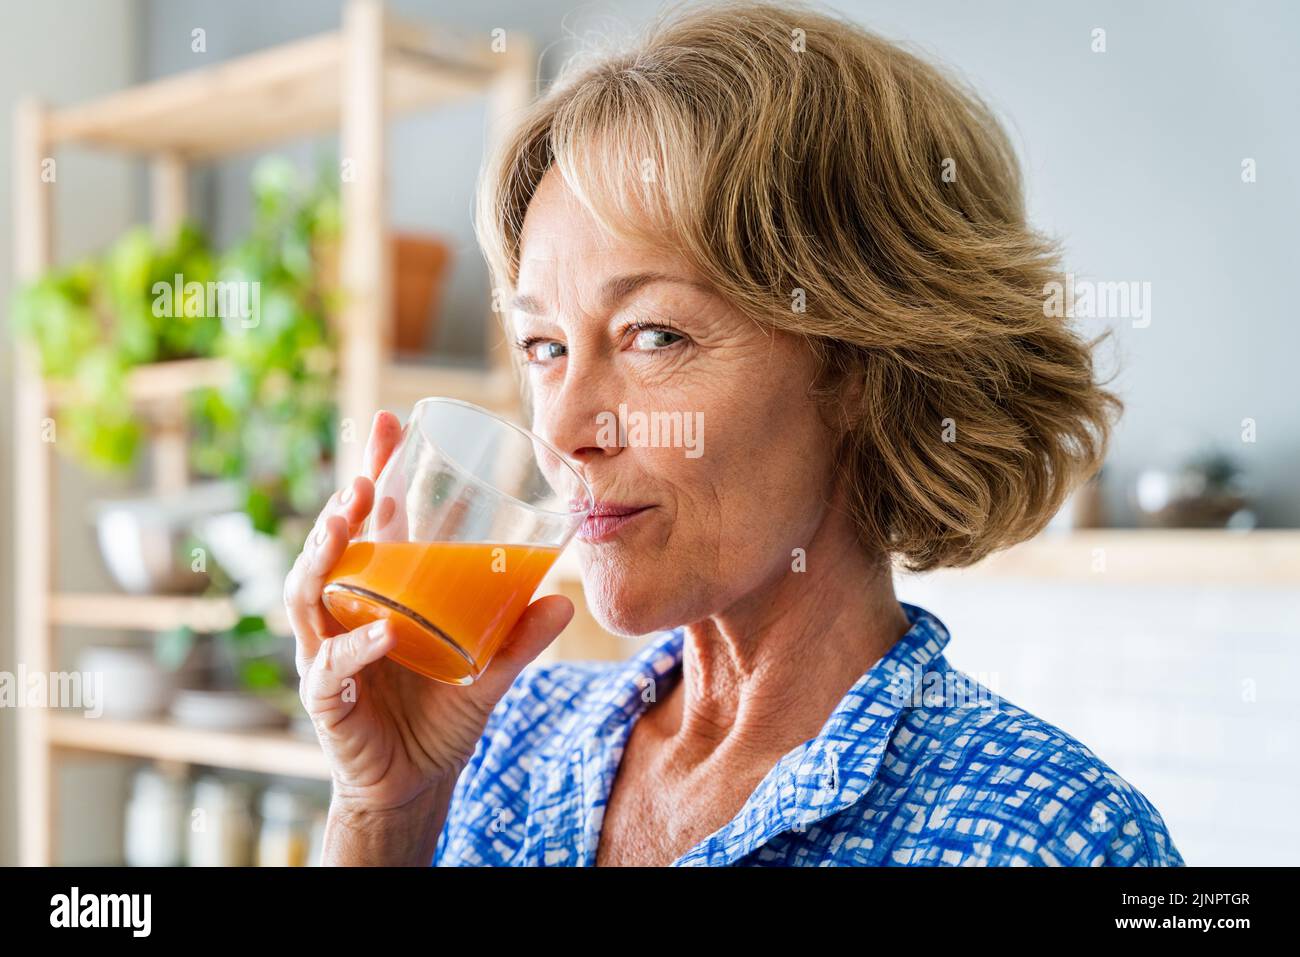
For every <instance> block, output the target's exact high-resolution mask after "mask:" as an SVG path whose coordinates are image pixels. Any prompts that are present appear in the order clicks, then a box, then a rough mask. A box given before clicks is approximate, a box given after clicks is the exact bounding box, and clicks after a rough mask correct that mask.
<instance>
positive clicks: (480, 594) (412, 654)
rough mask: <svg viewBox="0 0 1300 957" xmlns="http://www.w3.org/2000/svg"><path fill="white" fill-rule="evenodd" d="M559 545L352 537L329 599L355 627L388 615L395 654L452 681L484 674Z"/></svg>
mask: <svg viewBox="0 0 1300 957" xmlns="http://www.w3.org/2000/svg"><path fill="white" fill-rule="evenodd" d="M559 554H560V550H559V549H558V548H555V547H550V546H539V545H498V544H493V543H491V542H352V543H350V544H349V545H348V546H347V548H346V549H345V550H344V552H343V556H342V557H341V558H340V559H339V561H338V564H336V565H335V566H334V568H333V569H332V570H331V571H330V574H329V577H328V579H327V584H326V586H325V596H324V601H325V605H326V607H327V608H328V609H329V611H330V614H331V615H333V616H334V618H335V619H336V620H337V621H338V623H339V624H340V625H342V626H343V627H344V628H347V629H348V630H349V631H350V630H352V629H354V628H360V627H361V626H362V625H364V624H366V623H368V622H372V621H376V620H378V619H380V618H387V619H388V620H389V621H390V622H391V627H392V629H393V633H394V635H395V636H396V638H397V644H396V646H395V647H394V648H393V650H392V651H391V652H389V655H388V657H390V658H392V659H393V660H394V661H396V662H398V663H399V664H402V665H405V666H406V667H407V668H410V669H412V670H413V671H418V672H419V673H420V674H422V675H425V676H427V677H430V678H437V679H438V680H440V681H447V682H450V683H452V684H469V683H470V682H472V681H473V680H474V679H475V678H477V677H478V676H479V674H480V673H481V672H482V670H483V669H484V668H486V667H487V664H488V662H489V661H490V660H491V659H492V655H493V654H495V653H496V650H497V647H498V646H499V645H500V644H501V641H502V640H503V639H504V638H505V636H506V635H507V634H509V632H510V629H511V628H513V627H514V625H515V622H517V621H518V620H519V616H520V615H522V614H523V612H524V609H525V608H526V607H528V603H529V600H530V599H531V598H532V597H533V592H535V591H536V590H537V586H538V584H539V583H540V582H541V580H542V577H543V576H544V575H545V574H546V572H547V571H548V570H549V569H550V567H551V565H553V564H554V563H555V559H556V558H558V557H559Z"/></svg>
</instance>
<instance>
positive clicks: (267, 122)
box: [49, 28, 498, 161]
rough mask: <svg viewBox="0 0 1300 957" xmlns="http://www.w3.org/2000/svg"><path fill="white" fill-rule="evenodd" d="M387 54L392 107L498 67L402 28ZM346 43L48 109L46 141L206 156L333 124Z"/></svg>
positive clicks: (406, 106)
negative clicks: (421, 37) (431, 42)
mask: <svg viewBox="0 0 1300 957" xmlns="http://www.w3.org/2000/svg"><path fill="white" fill-rule="evenodd" d="M387 52H388V55H387V56H386V57H385V64H384V77H385V86H386V88H385V91H384V93H385V100H386V107H387V112H388V113H389V114H398V113H405V112H409V111H411V110H416V109H424V108H429V107H432V106H436V105H438V104H440V103H444V102H449V101H452V100H456V99H460V98H462V97H466V96H472V95H475V94H477V93H485V92H486V91H487V89H488V88H489V86H490V85H491V82H492V80H493V79H494V77H495V76H496V75H497V73H498V69H497V67H496V65H495V64H494V63H493V62H492V61H491V60H490V59H489V58H488V56H487V54H488V53H489V51H488V50H487V49H486V44H483V49H482V50H477V49H475V48H474V47H472V46H464V45H461V46H460V47H459V48H457V47H456V46H455V45H453V44H451V43H443V44H441V45H438V46H437V47H436V48H431V47H430V46H429V45H427V44H425V43H422V42H419V41H418V39H417V38H416V37H415V36H414V35H413V34H409V33H407V32H404V31H403V30H402V29H401V28H394V29H393V30H392V31H390V39H389V49H388V51H387ZM342 60H343V42H342V37H341V34H340V33H338V32H337V31H336V32H331V33H326V34H322V35H320V36H315V37H310V38H308V39H305V40H299V41H296V42H293V43H287V44H283V45H281V46H278V47H275V48H273V49H270V50H263V51H259V52H257V53H252V54H248V55H246V56H242V57H239V58H237V59H233V60H229V61H226V62H224V63H220V64H217V65H215V66H211V67H206V68H203V69H198V70H192V71H189V72H186V73H181V74H177V75H174V76H168V77H163V78H161V79H158V80H154V81H152V82H149V83H144V84H140V85H138V86H134V87H131V88H129V89H126V90H121V91H119V92H117V93H113V94H110V95H108V96H105V97H101V98H100V99H97V100H93V101H91V102H89V103H84V104H80V105H77V106H71V107H65V108H63V109H58V110H55V111H53V112H52V114H51V116H50V124H49V132H50V142H51V145H54V146H60V145H64V144H73V143H75V144H80V145H86V146H93V147H99V148H105V149H114V150H124V151H126V152H129V153H138V154H158V153H167V154H172V155H174V156H176V157H180V158H183V159H185V160H189V161H193V160H210V159H213V158H217V157H221V156H226V155H229V154H232V153H238V152H242V151H246V150H252V149H256V148H258V147H264V146H267V145H270V144H272V143H276V142H284V141H288V140H293V139H297V138H301V137H304V136H311V135H315V134H320V133H325V132H329V131H332V130H335V129H337V128H338V125H339V110H340V101H341V97H342V95H343V90H342V86H341V83H340V82H339V79H340V76H341V70H342Z"/></svg>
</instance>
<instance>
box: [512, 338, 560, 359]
mask: <svg viewBox="0 0 1300 957" xmlns="http://www.w3.org/2000/svg"><path fill="white" fill-rule="evenodd" d="M521 348H522V349H523V350H524V357H525V358H527V360H528V361H529V362H546V361H547V360H548V359H559V358H561V357H562V356H563V355H564V344H563V343H560V342H556V341H555V340H554V339H535V340H533V341H531V342H527V343H525V344H523V345H522V346H521Z"/></svg>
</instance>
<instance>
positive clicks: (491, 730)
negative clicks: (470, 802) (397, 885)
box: [430, 665, 537, 867]
mask: <svg viewBox="0 0 1300 957" xmlns="http://www.w3.org/2000/svg"><path fill="white" fill-rule="evenodd" d="M536 667H537V666H536V665H528V666H527V667H525V668H524V670H523V671H521V672H520V673H519V675H518V676H517V677H516V678H515V681H514V684H512V685H511V686H510V688H509V689H508V690H507V691H506V693H505V694H504V695H502V696H501V700H500V701H498V702H497V704H496V707H495V708H493V709H492V713H491V714H489V715H488V719H487V724H485V725H484V727H483V733H482V734H481V735H480V736H479V739H478V744H476V745H475V746H474V753H473V754H472V755H471V756H470V759H469V763H468V764H466V765H465V770H463V771H461V772H460V777H459V778H457V779H456V787H455V788H454V789H453V790H452V795H451V803H450V804H449V805H448V807H447V818H446V820H445V821H443V824H442V831H441V832H440V833H439V835H438V843H437V846H436V847H435V848H434V850H433V860H432V861H431V862H430V863H431V866H433V867H440V866H442V865H443V858H444V857H445V856H446V851H447V844H448V842H449V841H450V840H451V836H452V833H453V830H454V828H453V825H454V824H455V822H456V821H457V818H458V816H459V815H458V813H457V812H458V811H459V810H460V808H461V807H462V806H463V805H464V803H465V800H466V795H467V794H469V792H470V791H471V789H472V788H473V785H474V779H475V777H477V776H478V773H479V771H480V770H481V769H482V767H483V759H484V758H485V757H486V755H487V751H488V746H489V744H490V742H491V741H492V736H493V735H494V734H496V732H497V730H498V729H499V728H500V727H501V726H502V725H503V724H504V723H505V720H506V718H507V716H508V715H509V713H510V710H511V708H512V707H513V706H514V703H515V702H516V701H517V700H519V698H520V697H521V696H522V695H524V694H525V693H526V691H527V687H528V682H529V681H530V680H531V678H532V675H533V673H534V671H535V669H536Z"/></svg>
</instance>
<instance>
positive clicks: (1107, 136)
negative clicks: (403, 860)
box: [0, 0, 1300, 865]
mask: <svg viewBox="0 0 1300 957" xmlns="http://www.w3.org/2000/svg"><path fill="white" fill-rule="evenodd" d="M4 7H5V11H4V12H5V21H6V28H5V31H4V33H3V36H2V37H0V54H2V55H0V113H3V115H4V117H5V121H4V122H3V123H0V165H3V166H4V173H5V175H4V176H3V177H0V183H3V184H4V187H3V188H2V189H0V211H2V212H3V215H0V219H2V220H3V222H4V224H5V228H4V229H0V302H3V303H4V304H5V306H4V308H5V314H6V316H7V319H8V321H7V322H6V323H5V330H6V332H5V334H4V335H3V336H0V377H2V378H3V382H2V383H0V448H3V449H4V450H5V451H4V466H5V467H4V468H3V469H0V527H2V528H4V529H6V530H8V533H7V534H6V535H5V536H4V541H3V545H2V546H0V608H3V609H4V613H3V615H2V616H0V682H2V681H4V680H5V676H6V675H7V676H8V679H7V680H8V682H9V688H10V689H11V690H10V694H9V697H8V699H6V698H5V697H4V696H3V695H0V703H3V705H4V706H2V707H0V864H13V863H18V862H24V863H39V862H45V861H53V862H55V863H68V864H71V863H78V864H120V863H132V864H143V863H162V864H173V863H174V864H181V863H188V864H222V863H262V864H302V863H304V862H306V861H308V860H310V859H311V857H312V854H313V846H314V845H315V844H317V843H318V842H319V839H320V826H321V822H322V820H323V816H322V815H323V810H324V808H325V806H326V805H327V803H328V796H329V795H328V783H327V782H328V778H327V775H326V773H325V771H324V765H323V761H321V759H320V755H319V752H318V749H317V748H316V745H315V743H314V737H313V736H312V733H311V728H310V725H309V724H308V725H306V726H304V723H303V722H302V721H300V720H298V719H297V717H296V712H297V710H298V709H297V707H296V706H297V698H296V675H295V673H294V669H293V664H292V641H291V639H288V638H287V637H286V628H285V625H284V622H283V621H282V620H280V613H279V609H278V607H277V606H278V604H279V598H280V590H281V584H282V581H283V575H284V572H285V571H286V570H287V567H288V565H289V563H290V562H291V559H292V557H293V555H295V554H296V552H297V550H298V547H299V544H300V543H301V540H302V535H303V533H304V530H305V528H306V527H308V526H309V524H310V521H311V518H312V517H314V515H315V514H316V511H317V510H318V508H319V506H320V503H321V502H322V501H323V499H324V498H325V497H326V496H327V495H328V494H329V492H330V491H331V490H332V489H333V487H334V482H335V475H337V474H342V475H350V474H351V471H352V468H353V463H354V462H355V461H356V458H357V457H358V456H359V452H360V446H361V444H362V443H363V442H364V438H365V431H366V428H367V426H368V423H369V421H370V416H371V415H372V414H373V411H374V409H375V408H376V407H380V406H382V407H386V408H391V409H394V410H395V411H398V412H400V413H402V414H403V415H404V414H405V413H406V412H407V411H408V410H409V408H410V404H411V403H412V402H413V401H414V400H415V399H417V398H419V397H420V396H422V395H430V394H445V395H454V396H458V397H461V398H465V399H468V400H471V401H474V402H477V403H479V404H481V405H486V406H488V407H490V408H493V409H496V410H498V411H501V412H504V413H507V414H514V413H515V411H516V408H517V404H516V401H515V396H516V390H515V388H514V386H513V384H512V382H511V380H510V378H509V372H508V369H507V366H506V362H505V357H504V355H503V350H502V349H501V348H500V347H499V343H498V340H497V332H496V326H495V319H494V318H493V313H492V311H491V305H492V304H491V301H490V295H489V290H488V278H487V272H486V268H485V265H484V263H483V260H482V259H481V257H480V255H479V253H478V251H477V248H476V244H475V241H474V235H473V230H472V226H471V210H472V200H473V191H474V184H475V177H476V175H477V172H478V168H479V164H480V162H481V161H482V157H483V151H484V148H485V144H487V143H488V142H489V141H490V138H491V136H492V134H493V131H494V130H495V129H497V128H499V127H498V125H497V124H496V123H495V122H494V121H496V120H499V119H501V118H504V117H508V115H509V113H510V111H511V110H513V109H517V108H518V107H519V106H521V105H522V104H524V103H526V102H527V101H528V99H529V98H530V97H531V96H533V95H535V93H536V91H537V89H538V87H539V84H540V85H541V86H542V87H544V86H545V85H546V83H547V82H548V81H549V80H550V78H552V77H553V76H554V75H555V74H556V72H557V71H558V70H559V68H560V66H561V64H563V63H564V62H565V61H566V59H568V58H569V57H571V56H574V55H582V54H583V51H590V50H592V49H595V48H597V47H598V45H599V44H600V43H601V42H605V41H607V40H609V39H613V40H615V41H616V40H617V39H618V38H619V37H623V36H626V35H628V34H631V33H634V32H635V31H636V30H638V29H639V28H640V27H641V26H642V25H643V24H644V23H645V22H647V21H648V20H649V19H650V18H651V17H652V16H653V15H654V14H655V13H656V12H657V11H658V10H659V9H660V5H659V4H658V3H655V2H648V0H647V2H632V0H624V2H617V3H615V2H599V3H584V4H574V3H565V2H552V3H542V4H539V3H532V2H524V0H477V2H475V3H472V4H471V3H462V2H454V0H453V2H443V3H433V2H431V0H390V2H388V3H387V4H386V5H383V6H381V5H380V4H378V3H373V2H369V0H359V2H356V3H350V4H349V3H341V2H337V0H334V2H331V0H326V2H320V0H256V2H255V0H226V2H223V3H210V2H207V3H205V2H199V0H168V2H162V0H46V2H44V3H41V4H19V3H17V2H12V0H6V2H5V3H4ZM833 8H834V9H836V10H838V11H840V12H842V13H845V14H847V15H849V16H850V17H852V18H853V19H854V20H856V21H858V22H860V23H862V24H864V25H866V26H868V27H870V28H872V29H874V30H876V31H878V32H881V33H883V34H884V35H886V36H888V37H890V38H893V39H895V40H898V41H901V42H903V43H905V44H907V45H909V46H910V47H911V48H913V49H915V50H917V51H918V52H920V53H922V54H924V55H926V56H929V57H932V58H934V59H936V60H938V61H940V62H942V63H943V64H945V65H947V66H948V67H949V68H951V69H953V70H954V71H956V72H957V73H958V74H959V75H960V76H962V77H964V78H965V79H967V80H968V81H969V82H970V83H972V84H973V85H974V86H975V87H976V88H977V89H978V90H979V91H980V92H981V93H982V94H983V95H984V96H985V98H986V99H987V100H988V101H989V102H990V103H991V104H992V105H993V107H994V108H995V109H996V110H997V111H998V112H999V114H1000V115H1001V116H1002V117H1003V118H1004V120H1005V122H1006V123H1007V124H1008V127H1009V129H1010V130H1011V133H1012V136H1013V139H1014V141H1015V143H1016V145H1017V148H1018V149H1019V151H1020V154H1021V158H1022V163H1023V167H1024V171H1025V176H1026V184H1027V189H1028V201H1029V209H1030V214H1031V217H1032V219H1033V220H1034V221H1035V222H1036V223H1037V224H1038V225H1039V226H1040V227H1041V228H1042V229H1044V230H1046V231H1047V232H1049V233H1051V234H1054V235H1057V236H1059V237H1061V238H1062V240H1063V242H1064V247H1065V249H1066V252H1067V257H1068V259H1067V262H1068V266H1069V268H1070V269H1071V271H1072V273H1073V274H1074V277H1075V281H1076V283H1077V285H1078V287H1079V288H1080V289H1084V288H1086V289H1089V290H1090V291H1096V292H1097V296H1096V297H1095V300H1094V305H1095V306H1096V307H1095V308H1093V309H1092V310H1091V311H1089V310H1087V309H1081V310H1080V311H1079V316H1078V318H1079V321H1080V323H1081V324H1082V325H1083V326H1084V327H1085V328H1086V329H1088V330H1089V331H1093V332H1100V331H1102V330H1103V329H1110V330H1113V332H1114V336H1113V338H1112V340H1111V344H1110V346H1108V347H1107V349H1106V351H1105V352H1104V353H1103V364H1104V365H1105V366H1106V367H1107V368H1108V369H1111V370H1113V371H1115V372H1116V378H1115V380H1114V386H1115V388H1116V389H1117V391H1119V393H1120V394H1121V396H1122V397H1123V399H1124V400H1125V402H1126V404H1127V411H1126V414H1125V416H1124V419H1123V421H1122V423H1121V426H1120V429H1119V432H1118V435H1117V436H1116V440H1115V442H1114V445H1113V448H1112V452H1111V456H1110V458H1109V460H1108V462H1107V464H1106V467H1105V469H1104V470H1103V472H1102V473H1101V475H1100V476H1099V478H1098V480H1097V481H1095V482H1094V483H1092V484H1090V485H1089V486H1086V487H1085V488H1083V489H1082V490H1080V492H1079V493H1078V494H1076V496H1075V497H1074V498H1073V499H1072V500H1071V501H1070V503H1069V504H1068V505H1067V506H1066V508H1065V509H1064V510H1063V511H1062V513H1061V514H1060V515H1059V516H1058V517H1057V519H1056V520H1055V521H1054V522H1053V525H1052V527H1051V528H1049V529H1048V531H1047V532H1045V533H1044V534H1043V535H1042V536H1041V537H1040V538H1039V539H1036V540H1035V541H1033V542H1029V543H1026V544H1025V545H1023V546H1020V547H1017V548H1015V549H1012V550H1010V551H1008V552H1006V553H1003V554H1001V555H998V556H995V557H994V558H992V559H990V560H988V561H986V562H985V563H983V564H982V565H980V566H977V567H976V568H973V569H970V570H966V571H962V572H941V573H935V574H932V575H927V576H910V575H903V576H900V579H899V586H898V587H899V593H900V597H902V598H903V599H905V600H909V601H915V602H918V603H920V604H923V605H924V606H926V607H927V608H929V609H930V610H931V611H933V612H934V613H935V614H937V615H938V616H939V617H940V618H941V619H942V620H943V621H944V622H945V623H946V624H947V625H948V626H949V628H950V629H951V630H952V632H953V635H954V638H953V641H952V643H951V644H950V646H949V649H948V657H949V658H950V660H951V661H952V662H953V663H954V664H955V665H956V666H957V667H958V668H961V669H963V670H966V671H968V672H970V673H971V674H972V675H974V676H975V677H977V678H979V679H980V680H982V681H984V683H985V684H987V685H989V686H990V687H991V688H992V689H993V690H994V691H995V692H997V693H998V694H1000V695H1002V696H1003V697H1005V698H1007V699H1009V700H1010V701H1012V702H1014V703H1015V704H1018V705H1021V706H1022V707H1025V708H1027V709H1029V710H1031V711H1033V712H1035V713H1037V714H1039V715H1040V716H1042V717H1044V718H1046V719H1047V720H1049V721H1052V722H1053V723H1056V724H1058V725H1060V726H1061V727H1063V728H1064V729H1065V730H1067V731H1069V732H1070V733H1071V734H1073V735H1075V736H1076V737H1078V738H1079V739H1081V740H1082V741H1083V742H1084V743H1085V744H1087V745H1088V746H1090V747H1091V748H1092V749H1093V750H1094V751H1096V752H1097V754H1098V755H1099V756H1100V757H1101V758H1102V759H1103V760H1104V761H1106V762H1107V763H1109V764H1110V765H1111V766H1112V767H1114V768H1115V770H1116V771H1118V772H1119V773H1120V774H1121V775H1122V776H1124V777H1125V778H1127V779H1128V780H1129V781H1131V782H1132V783H1133V784H1134V785H1135V786H1137V787H1138V788H1139V789H1140V790H1142V791H1143V792H1144V793H1145V794H1146V795H1147V796H1148V797H1149V798H1150V799H1151V800H1152V801H1153V802H1154V803H1155V805H1156V806H1157V807H1158V808H1159V809H1160V811H1161V812H1162V813H1163V814H1164V816H1165V818H1166V822H1167V823H1168V825H1169V827H1170V830H1171V832H1172V834H1173V836H1174V840H1175V842H1176V844H1177V845H1178V847H1179V849H1180V850H1181V852H1182V853H1183V855H1184V857H1185V858H1186V860H1187V862H1188V863H1189V864H1194V865H1211V864H1283V863H1289V864H1294V863H1295V862H1296V861H1297V859H1300V823H1297V822H1296V821H1295V817H1294V814H1292V813H1290V812H1291V810H1292V809H1293V808H1294V807H1296V806H1297V804H1300V741H1298V740H1297V722H1296V719H1295V714H1296V711H1295V706H1296V704H1297V701H1296V697H1297V690H1296V689H1297V688H1300V666H1298V663H1300V483H1297V481H1296V478H1295V476H1296V475H1297V473H1298V472H1300V415H1297V412H1300V400H1298V398H1297V389H1296V384H1295V383H1296V372H1295V363H1296V357H1297V356H1300V323H1297V321H1296V317H1295V314H1294V312H1295V307H1294V297H1293V296H1292V295H1291V294H1290V293H1289V292H1288V287H1287V286H1286V282H1287V281H1288V280H1289V279H1290V278H1291V277H1293V276H1294V275H1296V274H1297V269H1298V268H1300V242H1298V241H1297V236H1296V229H1295V224H1296V222H1297V221H1300V183H1298V182H1297V174H1296V170H1295V167H1294V164H1293V163H1290V159H1291V157H1293V156H1294V155H1296V153H1297V151H1300V130H1298V129H1297V127H1296V125H1295V124H1294V123H1293V122H1289V119H1290V117H1292V116H1293V115H1294V101H1295V97H1296V94H1297V92H1300V64H1298V62H1297V57H1298V56H1300V53H1297V50H1296V44H1295V38H1296V36H1297V35H1298V33H1300V9H1298V8H1296V7H1295V6H1294V5H1293V4H1289V3H1286V2H1283V0H1277V2H1272V3H1255V4H1251V5H1248V6H1245V7H1236V6H1229V5H1227V4H1217V3H1191V4H1189V3H1181V2H1174V0H1167V2H1150V3H1145V4H1141V5H1135V4H1127V3H1121V2H1113V3H1111V2H1089V3H1087V4H1074V5H1069V6H1066V5H1046V4H1039V3H1034V2H1030V0H1024V2H1014V0H1001V2H990V3H982V4H971V3H964V2H959V0H942V2H941V0H927V2H915V0H897V2H884V0H876V2H866V0H863V2H849V0H844V2H840V3H836V4H834V5H833ZM1288 164H1290V165H1288ZM177 274H181V275H183V276H184V277H185V280H186V281H189V280H196V281H199V282H200V283H207V282H209V281H211V282H216V281H225V280H231V281H234V282H235V283H236V286H235V288H237V289H247V288H251V286H252V284H254V283H255V284H257V285H256V288H257V289H258V290H259V295H260V304H259V305H260V311H261V316H262V321H261V322H260V323H259V324H258V326H257V328H256V329H247V328H241V327H240V324H239V323H237V322H236V323H231V322H229V321H227V322H225V323H224V324H223V323H222V322H221V321H219V320H210V319H205V318H204V317H205V316H206V315H211V313H210V312H208V311H205V310H204V309H202V308H198V309H194V310H190V312H189V313H188V314H185V310H184V309H181V308H177V309H176V311H175V313H174V314H168V315H165V316H162V317H160V316H159V315H158V314H157V309H155V308H154V307H155V304H156V299H157V296H156V294H155V293H154V291H153V290H154V288H155V284H156V283H158V282H162V283H164V284H167V283H171V282H173V278H174V277H175V276H176V275H177ZM241 284H242V285H241ZM187 295H188V293H185V294H183V295H182V296H180V297H177V298H176V299H172V300H171V301H172V302H183V301H186V296H187ZM1096 304H1100V305H1096ZM543 588H544V589H545V590H562V591H565V592H566V593H568V594H571V595H572V596H573V597H574V598H575V599H576V600H577V602H578V604H579V609H580V611H579V616H578V618H577V619H576V620H575V623H574V624H573V625H572V626H571V627H570V628H569V630H568V631H566V633H565V634H564V635H563V636H562V637H561V639H560V640H559V641H558V642H557V643H556V646H555V647H554V648H553V649H552V650H551V651H550V652H548V654H549V655H551V656H553V657H587V658H621V657H624V656H626V655H628V654H630V653H632V651H634V650H635V648H636V647H638V642H637V641H636V640H628V639H615V638H613V637H611V636H609V635H606V634H604V633H603V632H602V631H601V630H600V629H599V628H598V627H597V626H596V625H595V624H594V622H592V621H591V619H590V616H589V615H588V614H586V613H585V609H584V608H583V606H582V596H581V587H580V584H579V583H578V582H577V580H576V578H575V576H574V573H573V570H572V568H571V567H570V566H568V565H565V564H563V562H562V564H561V566H557V568H556V569H555V570H554V571H553V572H552V574H551V576H550V577H549V578H548V579H547V580H546V582H545V583H544V585H543ZM1008 609H1014V613H1013V614H1012V615H1010V616H1008V614H1007V610H1008ZM1008 618H1009V619H1010V620H1008ZM60 671H61V672H67V673H73V672H76V673H85V674H94V675H100V676H102V678H103V695H102V700H101V705H102V714H99V715H98V716H96V717H87V716H84V715H83V714H82V713H80V710H79V709H76V708H62V709H43V708H40V707H36V706H32V705H30V704H26V705H25V704H24V703H23V702H22V701H21V700H18V699H17V698H15V696H14V694H13V693H12V689H14V688H16V687H20V686H22V685H21V682H22V680H23V679H25V678H30V677H31V676H33V675H37V676H39V675H44V674H48V673H50V672H60ZM3 688H4V685H3V684H0V690H3ZM18 698H21V696H18Z"/></svg>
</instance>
